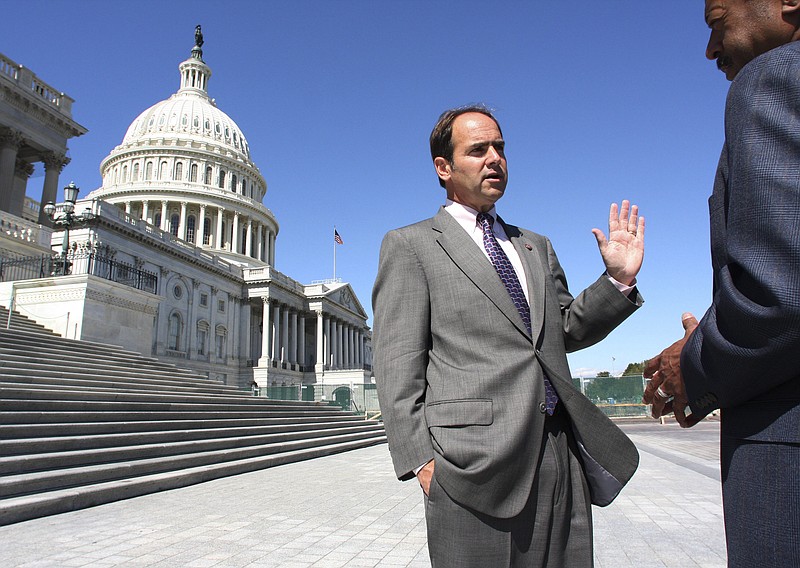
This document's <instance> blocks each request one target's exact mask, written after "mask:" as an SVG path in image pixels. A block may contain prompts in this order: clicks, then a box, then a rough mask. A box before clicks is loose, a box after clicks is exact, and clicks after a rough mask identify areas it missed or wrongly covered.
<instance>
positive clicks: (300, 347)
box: [297, 314, 306, 367]
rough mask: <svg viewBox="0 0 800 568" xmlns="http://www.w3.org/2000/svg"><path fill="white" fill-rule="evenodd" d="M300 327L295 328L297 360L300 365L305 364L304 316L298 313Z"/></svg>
mask: <svg viewBox="0 0 800 568" xmlns="http://www.w3.org/2000/svg"><path fill="white" fill-rule="evenodd" d="M299 323H300V328H299V329H298V330H297V360H298V363H300V365H301V367H304V366H305V364H306V318H305V315H304V314H300V322H299Z"/></svg>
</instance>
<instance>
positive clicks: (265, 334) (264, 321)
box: [258, 298, 272, 367]
mask: <svg viewBox="0 0 800 568" xmlns="http://www.w3.org/2000/svg"><path fill="white" fill-rule="evenodd" d="M261 301H262V302H263V304H264V305H263V310H264V311H263V312H262V314H261V357H260V358H259V360H258V366H259V367H269V361H270V343H269V334H270V331H271V328H272V324H271V323H270V320H269V316H270V313H269V310H270V307H269V298H261Z"/></svg>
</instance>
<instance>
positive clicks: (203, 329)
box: [197, 321, 209, 356]
mask: <svg viewBox="0 0 800 568" xmlns="http://www.w3.org/2000/svg"><path fill="white" fill-rule="evenodd" d="M208 330H209V326H208V322H207V321H199V322H197V354H198V355H201V356H205V355H206V354H208Z"/></svg>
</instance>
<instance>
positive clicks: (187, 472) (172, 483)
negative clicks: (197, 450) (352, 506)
mask: <svg viewBox="0 0 800 568" xmlns="http://www.w3.org/2000/svg"><path fill="white" fill-rule="evenodd" d="M383 442H385V439H383V440H382V439H379V438H376V439H375V440H374V441H373V442H372V443H374V444H378V443H383ZM366 445H368V444H365V443H364V442H363V441H357V442H344V443H339V444H335V445H329V446H319V447H316V448H310V449H303V450H287V451H284V452H281V453H276V454H270V455H266V456H259V457H254V458H248V459H241V460H237V461H233V462H222V463H213V464H209V465H204V466H196V467H192V468H187V469H181V470H173V471H166V472H161V473H156V474H150V475H145V476H140V477H133V478H130V479H122V480H116V481H110V482H104V483H95V484H89V485H83V486H79V487H72V488H68V489H59V490H56V491H48V492H46V493H38V494H34V495H25V496H19V497H12V498H9V499H5V500H3V501H0V526H2V525H8V524H11V523H16V522H21V521H26V520H28V519H34V518H38V517H44V516H47V515H55V514H58V513H65V512H68V511H75V510H78V509H85V508H87V507H94V506H95V505H102V504H104V503H111V502H113V501H120V500H122V499H130V498H132V497H138V496H140V495H146V494H148V493H155V492H157V491H165V490H167V489H177V488H179V487H186V486H187V485H193V484H195V483H202V482H204V481H210V480H212V479H218V478H220V477H227V476H230V475H238V474H241V473H248V472H251V471H257V470H260V469H265V468H268V467H275V466H279V465H284V464H288V463H293V462H297V461H302V460H307V459H313V458H317V457H322V456H327V455H331V454H335V453H340V452H346V451H348V450H355V449H359V448H363V447H365V446H366Z"/></svg>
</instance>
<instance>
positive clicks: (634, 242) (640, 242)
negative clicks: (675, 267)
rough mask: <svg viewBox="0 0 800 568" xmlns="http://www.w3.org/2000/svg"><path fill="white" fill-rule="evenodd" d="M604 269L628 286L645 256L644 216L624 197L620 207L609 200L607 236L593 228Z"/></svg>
mask: <svg viewBox="0 0 800 568" xmlns="http://www.w3.org/2000/svg"><path fill="white" fill-rule="evenodd" d="M592 233H593V234H594V237H595V239H597V246H598V248H599V249H600V256H602V257H603V263H605V265H606V272H607V273H608V275H609V276H611V277H612V278H613V279H614V280H617V281H618V282H621V283H622V284H626V285H631V284H632V283H633V281H634V279H635V278H636V275H637V274H638V273H639V269H641V268H642V260H643V259H644V217H642V216H639V207H638V206H637V205H633V206H631V204H630V202H629V201H628V200H627V199H625V200H623V202H622V208H621V209H619V210H618V207H617V204H616V203H612V204H611V209H610V210H609V213H608V239H606V236H605V234H603V231H601V230H600V229H592Z"/></svg>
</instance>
